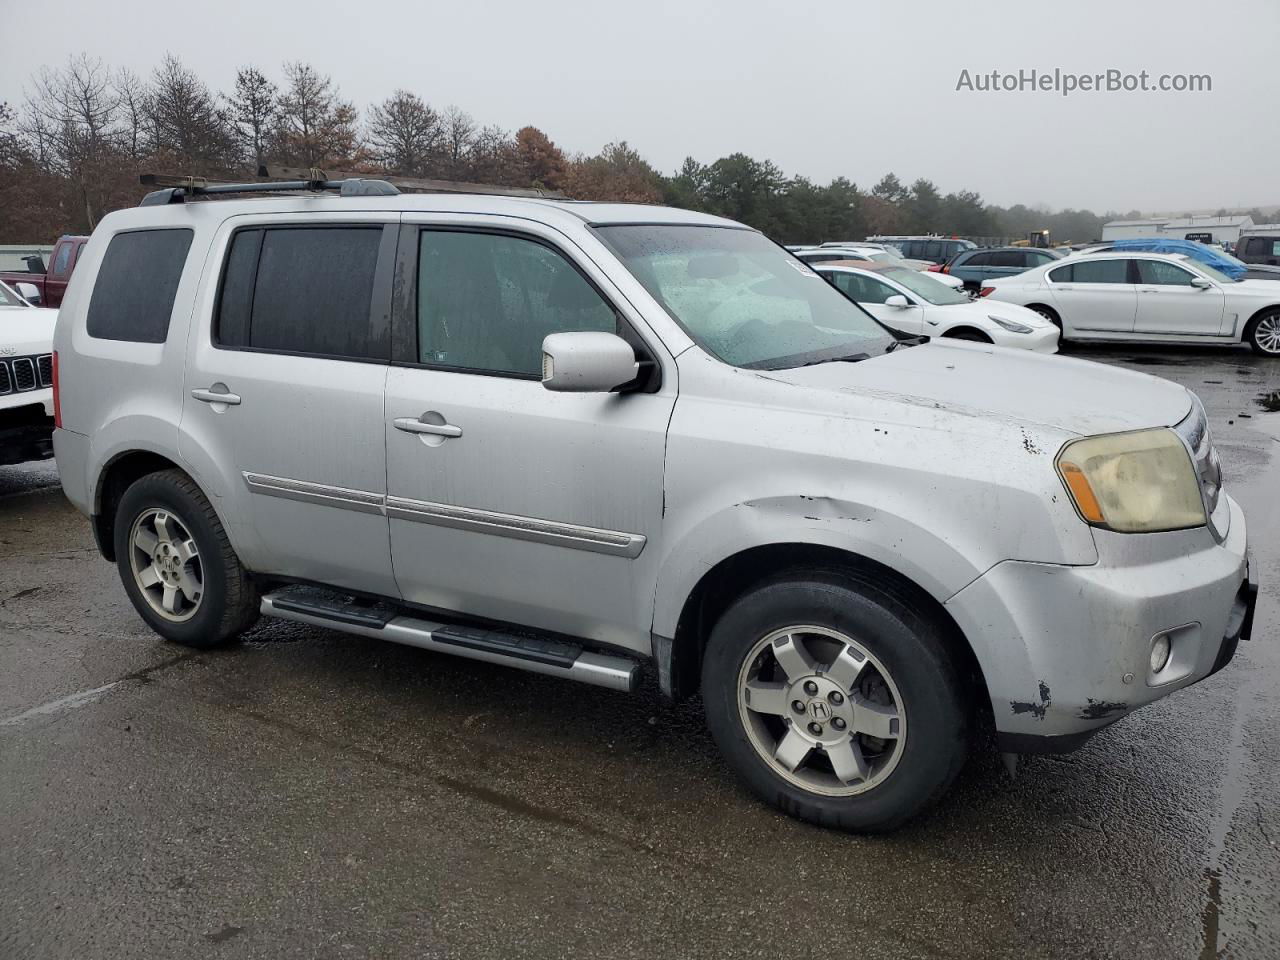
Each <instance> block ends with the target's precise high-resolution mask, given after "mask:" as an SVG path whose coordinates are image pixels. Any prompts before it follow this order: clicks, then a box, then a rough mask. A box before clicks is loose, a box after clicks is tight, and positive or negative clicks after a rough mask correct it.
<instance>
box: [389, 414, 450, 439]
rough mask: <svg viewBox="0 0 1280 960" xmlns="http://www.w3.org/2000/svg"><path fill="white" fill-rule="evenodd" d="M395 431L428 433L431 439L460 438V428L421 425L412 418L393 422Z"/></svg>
mask: <svg viewBox="0 0 1280 960" xmlns="http://www.w3.org/2000/svg"><path fill="white" fill-rule="evenodd" d="M394 424H395V428H396V429H397V430H403V431H404V432H405V433H428V434H430V435H431V436H433V437H460V436H462V428H461V427H455V426H454V425H453V424H452V423H423V422H422V421H421V420H415V419H413V417H399V418H397V419H396V420H395V421H394Z"/></svg>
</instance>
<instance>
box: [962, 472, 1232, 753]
mask: <svg viewBox="0 0 1280 960" xmlns="http://www.w3.org/2000/svg"><path fill="white" fill-rule="evenodd" d="M1226 499H1227V502H1228V507H1229V510H1230V524H1229V526H1228V529H1227V536H1226V538H1225V539H1224V540H1223V541H1222V542H1221V543H1219V542H1217V541H1216V540H1215V539H1214V537H1213V535H1212V534H1211V533H1210V532H1209V530H1208V529H1207V528H1200V529H1198V530H1186V531H1177V532H1173V533H1161V534H1111V533H1105V532H1102V531H1099V533H1098V536H1097V538H1096V539H1097V541H1098V548H1099V549H1098V553H1099V561H1098V563H1096V564H1094V565H1092V566H1087V567H1068V566H1060V565H1056V564H1044V563H1028V562H1023V561H1014V560H1011V561H1005V562H1004V563H1000V564H997V565H996V566H995V567H993V568H992V569H991V570H989V571H988V572H987V573H986V574H984V575H983V576H982V577H979V578H978V579H977V580H976V581H974V582H973V583H971V584H970V585H969V586H967V587H965V588H964V589H963V590H961V591H960V592H959V593H957V594H956V595H955V596H954V597H952V598H951V599H950V600H948V601H947V604H946V606H947V609H948V610H949V611H950V612H951V614H952V616H953V617H954V618H955V620H956V622H957V623H958V624H959V626H960V628H961V629H962V630H963V631H964V632H965V635H966V636H967V637H968V638H969V639H970V642H971V643H972V644H973V646H974V649H975V653H976V654H977V656H978V661H979V664H980V665H981V667H982V670H983V675H984V679H985V680H986V683H987V689H988V692H989V693H990V695H991V704H992V709H993V711H994V716H995V726H996V731H997V733H998V735H999V739H1000V745H1001V749H1002V750H1006V751H1009V752H1016V753H1033V752H1035V753H1043V752H1064V751H1067V750H1072V749H1075V748H1076V747H1078V746H1080V744H1081V743H1083V742H1084V741H1085V740H1086V739H1088V737H1089V736H1090V735H1091V734H1093V733H1095V732H1096V731H1098V730H1099V729H1101V728H1102V727H1104V726H1107V725H1108V724H1111V723H1114V722H1115V721H1116V720H1119V719H1120V718H1121V717H1123V716H1126V715H1127V714H1129V713H1131V712H1133V711H1134V710H1136V709H1137V708H1138V707H1141V706H1143V705H1144V704H1147V703H1150V702H1152V701H1153V700H1157V699H1159V698H1161V697H1164V696H1167V695H1168V694H1170V693H1172V692H1173V691H1175V690H1179V689H1181V688H1182V687H1186V686H1189V685H1191V684H1193V683H1196V682H1197V681H1199V680H1203V679H1204V678H1205V677H1207V676H1209V675H1210V674H1212V673H1215V672H1216V671H1218V670H1221V669H1222V668H1223V667H1224V666H1226V664H1227V663H1228V662H1229V661H1230V659H1231V657H1232V656H1234V654H1235V650H1236V647H1237V646H1238V644H1239V642H1240V640H1242V639H1248V637H1249V635H1250V631H1251V629H1252V626H1253V610H1254V606H1255V604H1256V602H1257V581H1256V579H1255V577H1256V571H1255V570H1254V568H1253V567H1252V566H1251V565H1250V563H1249V558H1248V547H1247V539H1246V530H1245V521H1244V514H1243V513H1242V512H1241V510H1240V507H1239V505H1237V504H1236V503H1235V501H1234V500H1231V499H1230V498H1229V497H1228V498H1226ZM1161 635H1165V636H1168V637H1169V640H1170V645H1171V653H1170V656H1169V662H1168V664H1167V665H1166V666H1165V667H1164V668H1162V669H1161V670H1160V671H1159V672H1154V673H1153V672H1152V670H1151V666H1150V660H1151V647H1152V643H1153V641H1154V639H1155V638H1156V637H1157V636H1161Z"/></svg>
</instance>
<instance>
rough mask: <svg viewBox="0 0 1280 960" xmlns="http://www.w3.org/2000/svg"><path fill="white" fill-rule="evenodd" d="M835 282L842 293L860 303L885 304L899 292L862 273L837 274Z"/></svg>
mask: <svg viewBox="0 0 1280 960" xmlns="http://www.w3.org/2000/svg"><path fill="white" fill-rule="evenodd" d="M835 282H836V288H837V289H838V290H839V291H840V292H841V293H843V294H845V295H846V296H847V297H848V298H849V299H850V300H854V301H856V302H858V303H884V302H885V301H886V300H888V299H889V298H890V297H892V296H893V295H894V294H895V293H897V292H898V291H897V290H894V289H893V287H891V286H889V285H888V284H886V283H881V282H880V281H879V280H875V279H872V278H871V277H865V276H863V275H862V274H860V273H837V274H836V275H835Z"/></svg>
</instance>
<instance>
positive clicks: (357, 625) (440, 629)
mask: <svg viewBox="0 0 1280 960" xmlns="http://www.w3.org/2000/svg"><path fill="white" fill-rule="evenodd" d="M261 611H262V614H263V616H267V617H276V618H278V619H280V620H293V621H295V622H297V623H308V624H311V625H312V626H316V627H327V628H329V629H331V630H341V631H343V632H344V633H354V634H357V635H359V636H362V637H373V638H375V639H379V640H390V641H392V642H393V643H403V644H406V645H408V646H410V647H421V648H422V649H423V650H434V651H436V652H437V653H449V654H453V655H454V656H458V657H467V658H469V659H471V660H483V661H485V662H486V663H498V664H502V665H503V666H507V667H515V668H516V669H517V670H527V671H529V672H530V673H541V674H545V675H547V676H549V677H565V678H567V679H569V680H577V681H579V682H581V683H589V684H592V685H593V686H597V687H608V688H609V689H610V690H621V691H624V692H627V693H630V692H632V691H634V690H635V689H636V686H637V685H638V683H639V678H640V665H639V664H638V663H636V662H635V661H634V660H629V659H627V658H626V657H620V656H614V655H612V654H606V653H596V652H593V651H590V650H586V649H584V648H583V647H582V646H580V645H579V644H576V643H572V642H570V641H567V640H560V639H557V638H553V637H547V636H539V635H537V634H533V633H527V634H526V633H511V632H507V631H502V630H492V629H489V628H487V627H469V626H463V625H458V624H447V623H443V622H437V621H433V620H426V619H423V618H421V617H417V616H411V615H409V614H406V613H405V612H404V611H403V610H401V609H400V608H399V607H396V606H395V605H393V604H391V603H387V602H382V601H379V602H365V601H361V600H358V599H355V598H352V597H348V596H346V595H345V594H340V593H333V592H330V591H327V590H323V589H320V588H316V587H286V588H284V589H282V590H276V591H275V592H273V593H269V594H267V595H266V596H264V597H263V598H262V606H261Z"/></svg>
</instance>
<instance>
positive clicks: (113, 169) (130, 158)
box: [0, 54, 1136, 243]
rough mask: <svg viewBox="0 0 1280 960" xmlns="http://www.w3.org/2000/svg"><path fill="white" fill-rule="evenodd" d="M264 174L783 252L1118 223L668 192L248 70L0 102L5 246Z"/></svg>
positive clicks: (740, 160)
mask: <svg viewBox="0 0 1280 960" xmlns="http://www.w3.org/2000/svg"><path fill="white" fill-rule="evenodd" d="M264 164H270V165H280V166H293V167H307V168H310V167H316V168H320V169H331V170H354V171H360V172H363V173H367V174H369V175H379V174H381V175H384V176H385V175H399V176H408V177H424V178H430V179H444V180H466V181H473V182H484V183H495V184H501V185H505V186H517V187H528V186H537V187H543V188H547V189H552V190H560V191H563V192H564V193H567V194H568V195H569V196H572V197H575V198H579V199H585V200H617V201H632V202H640V203H667V204H671V205H674V206H679V207H685V208H688V209H692V210H701V211H706V212H709V213H715V214H719V215H721V216H726V217H730V218H732V219H734V220H740V221H742V222H744V223H748V224H750V225H752V226H754V227H757V228H759V229H761V230H763V231H765V232H766V233H768V234H769V235H770V236H772V237H773V238H775V239H777V240H779V241H781V242H787V243H792V242H796V243H799V242H818V241H822V240H829V239H861V238H863V237H865V236H869V235H872V234H877V233H887V234H898V233H904V234H909V233H940V234H943V235H950V234H957V235H961V236H970V237H992V238H994V237H1020V236H1024V235H1025V234H1026V233H1027V232H1028V231H1030V230H1040V229H1046V228H1047V229H1049V230H1051V231H1052V237H1053V238H1054V239H1055V240H1057V241H1066V240H1075V241H1080V240H1089V239H1093V238H1095V237H1098V236H1099V235H1100V234H1101V227H1102V223H1103V221H1104V219H1106V218H1104V217H1100V216H1097V215H1095V214H1093V213H1091V212H1089V211H1085V210H1079V211H1077V210H1065V211H1060V212H1057V213H1050V212H1049V211H1047V210H1044V209H1032V208H1028V207H1024V206H1020V205H1019V206H1014V207H1010V208H1008V209H1003V208H1000V207H996V206H992V205H989V204H985V203H983V201H982V198H981V197H980V196H979V195H978V194H977V193H975V192H972V191H969V190H961V191H958V192H952V193H947V194H943V193H942V192H941V191H940V190H939V189H938V188H937V187H936V186H935V185H934V184H933V183H932V182H931V181H929V180H926V179H918V180H916V181H915V182H913V183H910V184H904V183H902V182H900V181H899V180H898V178H897V177H896V176H894V175H893V174H887V175H886V176H884V177H883V178H882V179H881V180H880V181H879V182H878V183H876V184H875V185H873V186H872V187H870V188H869V189H866V190H864V189H860V188H859V187H858V186H857V185H855V184H854V183H853V182H851V181H850V180H848V179H846V178H844V177H837V178H836V179H834V180H832V181H831V182H830V183H827V184H819V183H814V182H813V181H811V180H810V179H808V178H806V177H802V176H788V175H787V174H786V173H785V172H784V171H783V170H781V169H780V168H779V167H778V166H776V165H775V164H774V163H772V162H771V161H768V160H757V159H754V158H752V157H749V156H746V155H745V154H742V153H734V154H731V155H730V156H727V157H722V158H721V159H719V160H716V161H715V162H713V163H710V164H703V163H701V162H699V161H697V160H695V159H693V158H692V157H690V158H689V159H686V160H685V161H684V163H683V164H682V165H681V167H680V169H679V170H677V171H675V172H674V173H672V174H669V175H668V174H663V173H661V172H659V171H658V170H656V169H655V168H654V167H653V166H651V165H650V164H649V163H648V162H647V161H646V160H645V159H644V158H643V157H642V156H641V155H640V153H639V152H637V151H636V150H635V149H634V148H633V147H631V146H630V145H629V144H627V143H626V142H619V143H611V144H608V145H606V146H605V147H604V148H603V149H601V150H600V152H599V153H597V154H593V155H587V154H572V155H570V154H567V153H565V151H563V150H562V149H561V148H560V147H558V146H557V145H556V144H555V143H554V142H553V141H552V140H551V139H550V137H548V136H547V134H545V133H544V132H543V131H541V130H539V129H538V128H537V127H534V126H526V127H522V128H521V129H519V130H516V131H515V132H514V133H512V132H510V131H508V130H504V129H502V128H500V127H498V126H494V125H482V124H481V123H480V122H479V121H477V120H476V119H475V118H474V117H472V116H471V115H470V114H469V113H467V112H466V111H465V110H463V109H461V108H459V107H457V106H446V107H437V106H433V105H432V104H430V103H428V102H427V101H425V100H423V99H422V97H421V96H419V95H418V94H416V93H413V92H412V91H409V90H396V91H395V92H393V93H392V94H391V95H390V96H388V97H386V98H385V99H384V100H382V101H381V102H379V103H375V104H372V105H370V106H369V107H368V108H367V109H365V110H364V111H361V110H359V109H358V108H357V107H356V105H355V104H354V103H352V102H351V101H349V100H347V99H345V98H344V97H343V96H342V93H341V91H340V90H339V88H338V86H337V85H336V84H335V82H334V81H333V79H332V78H331V77H329V76H327V75H325V74H323V73H321V72H320V71H318V70H317V69H316V68H315V67H314V66H312V65H310V64H308V63H305V62H301V61H298V62H289V63H285V64H283V66H282V67H281V70H280V72H279V74H278V75H277V76H276V77H275V78H274V79H273V78H272V77H269V76H268V75H267V74H266V73H264V72H263V71H261V70H260V69H258V68H257V67H254V66H246V67H244V68H243V69H241V70H239V71H238V72H237V74H236V77H235V81H234V84H233V85H232V87H231V89H229V90H223V91H218V90H214V89H213V88H211V87H210V86H209V85H208V84H207V83H205V82H204V80H202V79H201V78H200V77H199V76H198V75H196V73H195V72H193V71H192V70H191V69H190V68H188V67H187V66H185V65H184V64H183V63H182V62H181V61H180V60H179V59H178V58H177V57H175V56H173V55H171V54H170V55H167V56H166V57H165V58H164V59H163V60H162V61H161V62H160V64H159V65H158V66H157V67H155V69H154V70H152V71H151V73H150V74H148V75H146V76H140V75H138V74H136V73H134V72H132V71H130V70H127V69H123V68H111V67H109V66H108V65H107V64H106V63H104V62H103V61H102V60H100V59H95V58H92V57H89V56H87V55H83V54H82V55H79V56H74V57H71V58H70V59H69V60H68V61H67V62H66V63H65V64H64V65H62V66H60V67H47V68H45V69H43V70H41V71H40V72H38V73H37V74H36V75H35V76H33V77H32V78H31V80H30V82H29V84H28V87H27V88H26V90H25V91H24V96H23V99H22V100H21V101H20V102H16V103H4V102H0V243H23V242H41V243H47V242H50V241H52V240H53V239H55V238H56V237H57V236H59V235H61V234H63V233H87V232H89V231H91V230H92V229H93V227H94V225H95V224H96V223H97V222H98V220H100V219H101V218H102V216H103V215H105V214H106V213H108V212H110V211H111V210H115V209H118V208H120V207H125V206H132V205H134V204H136V203H137V202H138V200H139V198H140V197H141V195H142V193H143V192H144V190H143V188H141V187H140V186H139V185H138V174H139V173H141V172H165V173H180V174H191V175H197V176H204V177H209V178H211V179H212V178H222V179H245V178H249V179H252V178H253V177H254V176H255V174H256V171H257V169H258V167H260V166H262V165H264ZM1135 214H1136V211H1135ZM1111 216H1113V214H1108V215H1107V218H1109V217H1111Z"/></svg>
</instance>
